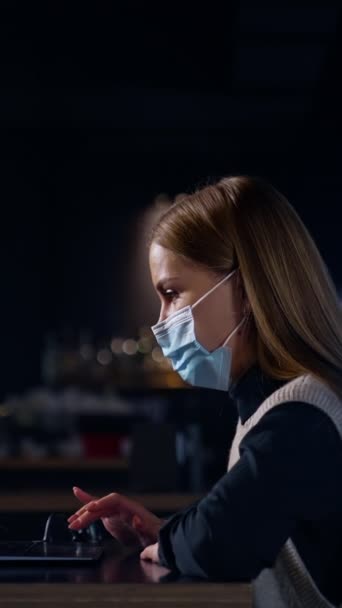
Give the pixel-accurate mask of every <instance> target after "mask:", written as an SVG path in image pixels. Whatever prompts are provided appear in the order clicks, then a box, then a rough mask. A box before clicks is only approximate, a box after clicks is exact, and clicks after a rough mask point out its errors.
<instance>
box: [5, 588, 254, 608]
mask: <svg viewBox="0 0 342 608" xmlns="http://www.w3.org/2000/svg"><path fill="white" fill-rule="evenodd" d="M0 604H3V605H4V606H6V608H19V607H20V608H23V607H25V608H37V607H38V606H42V607H44V608H45V607H46V606H48V607H49V608H65V607H66V606H67V607H69V606H80V605H86V606H87V608H105V607H107V606H115V608H126V607H133V606H135V607H136V608H137V607H139V608H151V606H153V608H170V607H173V606H174V607H175V608H190V607H192V606H194V607H195V606H196V607H203V608H207V607H209V606H210V608H213V607H215V606H222V607H223V606H225V607H227V608H228V607H234V608H251V606H252V590H251V586H250V585H248V584H240V583H227V584H226V583H222V584H217V583H191V584H187V583H182V584H179V585H177V584H172V583H165V584H120V583H119V584H114V585H111V584H58V583H57V584H56V583H42V584H36V583H30V584H26V583H20V584H7V583H2V584H1V595H0Z"/></svg>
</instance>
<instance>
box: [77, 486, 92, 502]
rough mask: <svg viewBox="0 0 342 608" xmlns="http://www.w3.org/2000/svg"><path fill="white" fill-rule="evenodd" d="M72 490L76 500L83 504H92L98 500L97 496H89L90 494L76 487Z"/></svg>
mask: <svg viewBox="0 0 342 608" xmlns="http://www.w3.org/2000/svg"><path fill="white" fill-rule="evenodd" d="M72 490H73V493H74V494H75V496H76V498H78V500H79V501H81V502H83V503H87V502H90V501H91V500H97V496H92V495H91V494H88V492H85V491H84V490H81V488H78V487H77V486H74V487H73V489H72Z"/></svg>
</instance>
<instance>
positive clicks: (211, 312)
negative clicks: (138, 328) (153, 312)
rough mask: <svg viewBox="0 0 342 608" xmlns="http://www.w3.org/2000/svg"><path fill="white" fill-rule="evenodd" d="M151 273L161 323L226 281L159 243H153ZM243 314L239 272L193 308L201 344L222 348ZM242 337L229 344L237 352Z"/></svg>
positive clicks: (206, 346) (237, 337)
mask: <svg viewBox="0 0 342 608" xmlns="http://www.w3.org/2000/svg"><path fill="white" fill-rule="evenodd" d="M150 270H151V276H152V282H153V285H154V288H155V289H156V291H157V293H158V296H159V298H160V303H161V306H160V315H159V321H163V320H164V319H166V318H167V317H168V316H169V315H171V314H172V313H174V312H176V311H177V310H179V309H180V308H183V307H184V306H188V305H189V304H190V305H191V304H195V302H197V300H198V299H199V298H201V297H202V296H203V295H204V294H205V293H207V292H208V291H209V290H210V289H211V288H212V287H213V286H214V285H216V284H217V283H218V282H219V281H220V280H221V279H222V278H223V277H222V275H221V276H219V275H217V274H215V273H213V272H211V271H209V270H206V269H203V268H202V267H201V266H198V265H196V264H194V263H192V262H191V261H188V260H185V259H184V258H182V257H181V256H179V255H176V254H175V253H173V252H172V251H170V250H168V249H165V248H164V247H162V246H161V245H158V244H157V243H152V245H151V248H150ZM227 274H228V273H227ZM243 315H244V310H243V290H242V288H241V281H240V279H239V272H236V273H234V274H233V275H232V277H231V278H230V279H228V280H227V281H225V282H224V283H222V285H220V286H219V287H217V289H215V291H213V292H212V293H211V294H210V295H208V296H207V297H206V298H205V299H204V300H203V301H202V302H200V303H199V304H198V306H196V307H195V308H194V309H193V316H194V320H195V331H196V338H197V340H198V342H200V344H202V346H204V347H205V348H206V349H207V350H209V351H212V350H214V349H215V348H217V347H218V346H221V345H222V343H223V342H224V341H225V339H226V338H227V336H228V335H229V334H230V333H231V332H232V331H233V330H234V329H235V327H236V326H237V325H238V323H239V322H240V320H241V319H242V317H243ZM238 334H239V332H237V333H236V334H234V336H232V338H231V340H230V341H229V346H230V347H231V348H232V349H233V352H234V350H235V348H236V345H237V342H238V339H239V335H238Z"/></svg>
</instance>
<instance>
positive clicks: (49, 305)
mask: <svg viewBox="0 0 342 608" xmlns="http://www.w3.org/2000/svg"><path fill="white" fill-rule="evenodd" d="M272 6H273V5H272V3H268V4H267V3H264V4H263V6H262V7H260V10H259V11H256V10H255V5H254V4H253V3H246V2H240V3H239V2H232V3H226V9H228V11H229V12H228V14H226V15H225V16H223V14H221V12H220V11H219V12H217V11H215V10H214V9H213V10H212V11H211V12H210V13H208V10H207V9H206V10H205V11H204V10H203V11H202V9H200V8H199V7H198V8H197V9H196V11H195V13H194V12H193V11H192V12H189V13H187V11H186V9H185V8H184V10H183V12H182V13H179V14H178V13H177V12H176V11H175V10H174V9H172V8H171V7H169V8H168V9H167V10H166V9H165V7H164V8H163V12H162V13H158V12H155V11H154V12H153V11H152V10H150V9H148V8H146V7H145V6H144V8H142V4H141V3H139V2H128V3H127V2H126V3H114V2H109V1H107V2H104V1H102V2H97V3H93V6H92V8H89V7H85V6H84V7H82V5H79V7H78V8H76V5H72V6H70V3H63V2H62V3H61V2H60V3H47V4H44V3H42V5H40V6H39V8H38V5H35V7H34V8H32V6H31V5H29V4H25V3H22V6H21V5H20V3H19V4H13V3H7V8H6V3H3V6H2V11H3V13H2V18H1V19H0V24H1V25H0V29H1V32H0V41H1V42H0V44H1V47H2V48H1V57H2V60H1V61H2V65H1V113H0V126H1V138H0V158H1V287H2V289H1V294H2V297H1V319H0V335H1V342H2V344H1V349H0V350H1V353H0V357H1V360H0V363H1V370H2V373H1V374H0V392H1V394H2V395H5V394H7V393H8V392H12V391H21V390H24V389H25V388H26V387H28V386H31V385H32V384H35V383H37V382H38V381H39V364H40V363H39V358H40V350H41V347H42V343H43V337H44V334H45V333H46V331H47V330H48V329H50V328H57V329H58V328H62V327H64V326H65V325H69V326H71V327H73V328H75V330H79V329H81V328H84V327H89V328H91V329H93V332H94V334H97V335H99V336H101V335H103V336H106V335H110V334H112V333H116V332H121V333H124V332H127V334H129V333H130V331H133V329H134V319H133V318H132V315H133V314H134V309H132V306H128V305H127V298H128V297H129V293H127V283H128V282H129V284H130V285H131V284H132V280H131V278H130V279H129V281H128V276H127V273H128V272H131V271H130V270H129V269H130V265H129V258H130V249H131V246H132V242H133V239H134V231H133V226H135V225H136V222H137V220H138V221H139V217H140V214H141V213H142V211H143V210H144V209H146V208H147V207H148V205H149V204H150V203H151V201H152V200H153V199H154V197H155V196H156V195H157V194H158V193H160V192H167V193H168V194H170V195H171V196H172V195H173V194H176V193H177V192H180V191H186V190H189V189H191V188H193V187H194V186H196V185H199V184H201V183H205V182H206V180H207V179H208V178H210V179H214V178H215V177H219V176H221V175H225V174H233V173H251V174H254V175H256V174H257V175H262V176H263V177H265V178H268V179H270V180H271V181H272V182H273V183H274V184H275V185H276V186H277V187H278V188H280V189H281V190H282V191H283V192H284V193H285V194H286V195H287V196H288V197H289V198H290V200H291V202H292V203H293V204H294V205H295V207H296V209H297V210H298V211H299V213H300V214H301V216H302V218H303V219H304V221H305V222H306V223H307V225H308V227H309V228H310V230H311V231H312V233H313V235H314V237H315V238H316V240H317V243H318V245H319V247H320V249H321V251H322V254H323V256H324V258H325V260H326V262H327V264H328V266H329V268H330V269H331V272H332V274H333V277H334V279H335V281H336V283H337V284H338V285H342V270H341V263H340V251H339V244H340V226H341V222H340V200H341V184H340V158H341V146H340V140H341V116H340V107H341V104H340V88H339V74H340V73H341V46H340V45H341V43H340V39H341V37H340V36H339V27H340V23H341V20H340V13H339V11H338V10H337V9H336V8H335V7H334V6H333V5H328V6H327V4H326V3H323V2H322V3H315V5H313V6H312V7H310V6H306V7H303V6H301V5H299V6H297V7H294V8H292V9H288V8H286V5H285V4H283V3H280V4H279V6H278V11H274V7H273V8H272ZM296 11H297V12H296ZM133 283H134V277H133ZM133 296H134V294H132V297H133ZM137 305H138V303H137Z"/></svg>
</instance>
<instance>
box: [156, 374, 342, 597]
mask: <svg viewBox="0 0 342 608" xmlns="http://www.w3.org/2000/svg"><path fill="white" fill-rule="evenodd" d="M282 384H284V382H280V381H275V380H273V379H270V378H268V377H266V376H265V375H264V374H263V373H262V372H261V370H260V368H259V367H258V366H253V367H252V368H250V370H249V371H248V372H247V373H246V374H245V375H244V376H243V377H242V378H241V379H240V380H239V382H238V383H237V384H236V385H235V386H233V387H232V388H231V389H230V391H229V392H230V396H231V397H232V399H233V400H234V401H235V402H236V405H237V409H238V414H239V417H240V418H241V421H242V423H244V422H246V420H248V418H249V417H250V416H251V415H252V414H253V413H254V412H255V411H256V410H257V409H258V407H259V405H260V404H261V403H262V402H263V401H264V400H265V399H266V398H267V397H268V396H269V395H271V393H273V392H274V391H275V390H276V389H277V388H279V387H280V386H281V385H282ZM289 537H291V538H292V540H293V542H294V544H295V546H296V548H297V550H298V552H299V554H300V556H301V558H302V559H303V561H304V564H305V565H306V567H307V569H308V571H309V572H310V574H311V576H312V578H313V579H314V581H315V582H316V584H317V586H318V588H319V589H320V591H321V592H322V593H323V594H324V595H325V596H326V597H327V598H328V599H329V600H330V601H332V602H333V603H338V602H339V601H340V600H341V599H342V582H341V580H342V579H341V572H342V570H341V564H342V441H341V438H340V436H339V434H338V431H337V429H336V427H335V425H334V424H333V422H332V421H331V419H330V418H329V417H328V416H327V414H325V413H324V412H322V411H320V410H319V409H318V408H317V407H315V406H313V405H309V404H307V403H301V402H293V401H291V402H287V403H284V404H281V405H278V406H277V407H276V408H273V409H272V410H271V411H269V412H267V413H266V414H265V415H264V416H263V418H262V419H261V420H260V422H259V423H258V424H257V425H256V426H255V427H253V428H252V429H251V431H250V432H249V433H248V434H247V436H245V438H244V439H243V440H242V442H241V444H240V460H239V461H238V463H237V464H236V465H235V466H234V467H233V468H232V469H231V470H230V471H229V472H227V473H225V474H224V475H223V477H221V479H220V480H219V481H218V482H217V483H216V484H215V486H214V487H213V488H212V490H211V491H210V492H209V494H207V496H205V498H203V499H202V500H200V501H198V502H197V503H195V504H193V505H192V506H190V507H189V508H188V509H186V510H184V511H181V512H179V513H176V514H175V515H174V516H173V517H171V518H170V519H169V520H167V522H166V523H165V524H164V526H163V527H162V528H161V530H160V533H159V559H160V562H161V563H162V564H163V565H164V566H166V567H168V568H171V569H175V570H178V571H179V572H180V573H181V574H183V575H186V576H191V577H200V578H205V579H210V580H224V581H250V580H252V579H253V578H255V577H256V576H257V575H258V574H259V573H260V572H261V570H262V569H263V568H267V567H271V566H272V565H273V564H274V561H275V559H276V557H277V555H278V553H279V551H280V549H281V547H282V546H283V544H284V543H285V541H286V540H287V539H288V538H289Z"/></svg>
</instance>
